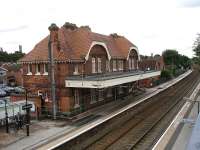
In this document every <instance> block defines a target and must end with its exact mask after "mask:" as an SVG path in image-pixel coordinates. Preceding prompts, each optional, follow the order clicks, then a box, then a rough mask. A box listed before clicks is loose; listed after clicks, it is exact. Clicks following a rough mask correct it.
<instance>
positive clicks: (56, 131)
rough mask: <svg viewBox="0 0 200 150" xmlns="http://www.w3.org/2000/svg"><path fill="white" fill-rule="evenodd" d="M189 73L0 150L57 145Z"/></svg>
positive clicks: (152, 94)
mask: <svg viewBox="0 0 200 150" xmlns="http://www.w3.org/2000/svg"><path fill="white" fill-rule="evenodd" d="M190 73H191V70H190V71H188V72H186V73H184V74H182V75H180V76H179V77H177V78H174V79H173V80H170V81H168V82H166V83H164V84H161V85H159V86H157V87H153V88H149V89H147V90H146V92H145V93H143V94H142V95H139V96H136V97H135V98H134V99H132V100H130V101H126V100H123V101H113V102H110V103H107V104H105V105H102V106H99V107H97V108H95V109H92V110H90V111H89V113H91V115H93V117H91V118H86V119H85V120H80V121H77V122H75V123H73V124H69V123H68V122H64V123H61V124H62V125H61V126H52V127H49V128H47V129H40V130H38V131H35V132H31V133H30V136H29V137H26V136H24V137H22V138H19V139H17V140H16V141H13V142H12V143H10V144H8V145H6V146H3V147H1V148H0V149H4V150H12V149H15V150H21V149H26V150H28V149H36V148H37V147H38V146H40V145H43V144H45V143H48V141H54V140H55V142H56V143H59V142H60V141H62V139H63V138H64V139H66V138H69V137H73V136H75V135H76V134H80V133H81V132H84V131H85V130H87V129H88V128H91V127H92V126H95V125H96V124H99V123H101V122H102V121H104V120H106V119H109V118H110V117H113V116H114V115H116V114H118V113H120V112H121V111H124V110H125V109H128V108H130V107H133V106H135V105H137V104H139V103H140V102H142V101H144V100H146V99H148V98H149V97H151V96H154V95H156V94H158V93H159V92H161V91H163V90H164V89H166V88H168V87H170V86H172V85H173V84H175V83H176V82H178V81H180V80H181V79H183V78H184V77H186V76H187V75H189V74H190ZM49 122H51V124H55V123H54V122H52V121H50V120H49V121H46V122H39V123H38V124H42V123H43V124H44V126H47V124H49ZM36 125H37V123H36ZM0 145H1V144H0Z"/></svg>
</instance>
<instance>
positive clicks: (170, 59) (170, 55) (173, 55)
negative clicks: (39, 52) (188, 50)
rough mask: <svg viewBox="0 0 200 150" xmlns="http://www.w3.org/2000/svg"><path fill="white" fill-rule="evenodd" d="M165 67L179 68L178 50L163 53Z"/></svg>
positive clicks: (168, 50)
mask: <svg viewBox="0 0 200 150" xmlns="http://www.w3.org/2000/svg"><path fill="white" fill-rule="evenodd" d="M162 56H163V59H164V62H165V65H169V66H171V67H174V66H177V64H178V62H179V54H178V51H176V50H171V49H167V50H165V51H164V52H163V53H162Z"/></svg>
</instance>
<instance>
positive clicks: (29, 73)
mask: <svg viewBox="0 0 200 150" xmlns="http://www.w3.org/2000/svg"><path fill="white" fill-rule="evenodd" d="M27 75H32V65H31V64H28V73H27Z"/></svg>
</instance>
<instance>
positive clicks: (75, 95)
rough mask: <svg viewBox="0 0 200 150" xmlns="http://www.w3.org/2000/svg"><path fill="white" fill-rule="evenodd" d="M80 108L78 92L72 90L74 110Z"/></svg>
mask: <svg viewBox="0 0 200 150" xmlns="http://www.w3.org/2000/svg"><path fill="white" fill-rule="evenodd" d="M78 107H80V95H79V90H78V89H74V108H78Z"/></svg>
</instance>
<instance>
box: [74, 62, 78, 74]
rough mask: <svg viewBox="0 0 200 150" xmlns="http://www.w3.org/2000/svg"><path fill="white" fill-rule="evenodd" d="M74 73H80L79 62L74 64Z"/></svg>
mask: <svg viewBox="0 0 200 150" xmlns="http://www.w3.org/2000/svg"><path fill="white" fill-rule="evenodd" d="M73 74H74V75H78V74H79V71H78V64H74V72H73Z"/></svg>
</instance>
